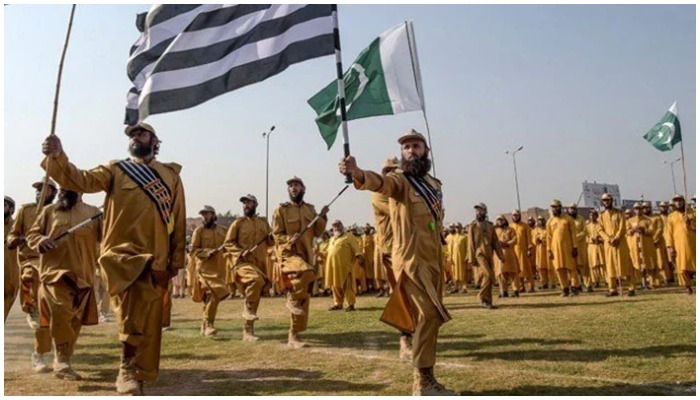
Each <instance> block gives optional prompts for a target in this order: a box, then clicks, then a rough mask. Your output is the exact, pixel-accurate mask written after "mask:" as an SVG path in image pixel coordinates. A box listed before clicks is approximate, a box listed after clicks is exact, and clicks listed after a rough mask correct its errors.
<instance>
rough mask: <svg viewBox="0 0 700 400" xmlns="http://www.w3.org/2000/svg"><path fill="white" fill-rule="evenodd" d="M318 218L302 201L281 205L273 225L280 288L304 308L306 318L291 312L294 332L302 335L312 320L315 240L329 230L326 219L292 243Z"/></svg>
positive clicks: (275, 214) (312, 209)
mask: <svg viewBox="0 0 700 400" xmlns="http://www.w3.org/2000/svg"><path fill="white" fill-rule="evenodd" d="M315 217H316V209H315V208H314V206H313V205H311V204H308V203H304V202H302V203H301V204H294V203H291V202H288V203H282V204H280V206H279V207H278V208H277V209H276V210H275V213H274V216H273V223H272V234H273V236H274V238H275V246H276V250H277V259H278V262H279V268H280V279H281V280H282V285H281V288H282V289H283V290H285V291H289V293H290V296H291V299H292V301H297V302H299V304H300V305H301V307H302V308H303V309H304V313H303V315H294V314H291V313H290V323H291V330H292V332H294V333H299V332H303V331H305V330H306V326H307V324H308V321H309V293H308V290H307V288H308V286H309V283H311V282H313V281H314V280H315V279H316V277H315V274H314V267H313V265H312V264H313V241H314V238H315V237H318V236H321V235H322V234H323V231H324V230H325V229H326V223H327V222H328V220H327V218H319V219H318V220H317V221H316V224H315V225H314V226H312V227H311V228H310V229H309V230H307V231H306V233H304V235H303V236H302V237H300V238H299V239H298V240H297V241H296V243H294V244H290V243H289V242H290V240H291V239H292V237H293V236H294V234H295V233H301V231H302V230H303V229H304V228H305V227H306V225H308V224H309V223H310V222H311V221H312V220H313V219H314V218H315Z"/></svg>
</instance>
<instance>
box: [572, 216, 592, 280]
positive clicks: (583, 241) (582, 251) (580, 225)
mask: <svg viewBox="0 0 700 400" xmlns="http://www.w3.org/2000/svg"><path fill="white" fill-rule="evenodd" d="M572 219H573V218H572ZM574 228H575V230H576V248H577V249H578V257H576V264H577V265H578V266H580V267H581V268H583V271H582V274H583V275H584V276H586V275H589V272H588V271H589V269H588V251H587V250H588V241H587V237H588V231H587V230H586V219H585V218H583V216H581V215H577V216H576V219H574Z"/></svg>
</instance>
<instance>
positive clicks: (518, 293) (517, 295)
mask: <svg viewBox="0 0 700 400" xmlns="http://www.w3.org/2000/svg"><path fill="white" fill-rule="evenodd" d="M513 296H514V297H520V292H519V291H517V290H516V291H515V292H513ZM506 297H508V296H506Z"/></svg>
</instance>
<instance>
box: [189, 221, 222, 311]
mask: <svg viewBox="0 0 700 400" xmlns="http://www.w3.org/2000/svg"><path fill="white" fill-rule="evenodd" d="M225 238H226V228H224V227H223V226H221V225H216V224H214V226H212V227H211V228H205V227H204V226H200V227H197V229H195V230H194V232H192V243H191V246H192V252H191V254H192V258H194V260H195V271H196V274H197V283H195V284H197V285H199V290H200V293H201V299H202V302H203V303H204V310H203V312H204V313H203V315H202V318H203V321H206V322H207V323H209V324H210V325H213V324H214V321H215V320H216V313H217V310H218V308H219V303H220V302H221V300H224V299H226V298H227V297H228V296H229V294H230V292H229V288H228V286H227V285H226V269H227V263H226V258H225V257H224V254H223V253H224V252H223V250H218V249H219V247H220V246H221V245H222V244H224V239H225Z"/></svg>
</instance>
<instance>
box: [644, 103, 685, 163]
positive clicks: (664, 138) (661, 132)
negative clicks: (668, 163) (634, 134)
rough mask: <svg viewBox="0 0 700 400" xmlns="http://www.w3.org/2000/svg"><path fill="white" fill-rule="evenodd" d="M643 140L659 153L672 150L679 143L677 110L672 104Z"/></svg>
mask: <svg viewBox="0 0 700 400" xmlns="http://www.w3.org/2000/svg"><path fill="white" fill-rule="evenodd" d="M644 139H646V141H647V142H649V143H651V145H652V146H654V147H656V148H657V149H658V150H661V151H669V150H671V149H673V146H675V145H676V143H680V141H681V122H680V121H679V120H678V108H677V106H676V103H675V102H674V103H673V105H672V106H671V108H669V109H668V111H666V114H664V116H663V118H661V121H659V122H658V123H657V124H656V125H654V126H653V127H652V128H651V129H649V132H647V133H646V135H644Z"/></svg>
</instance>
